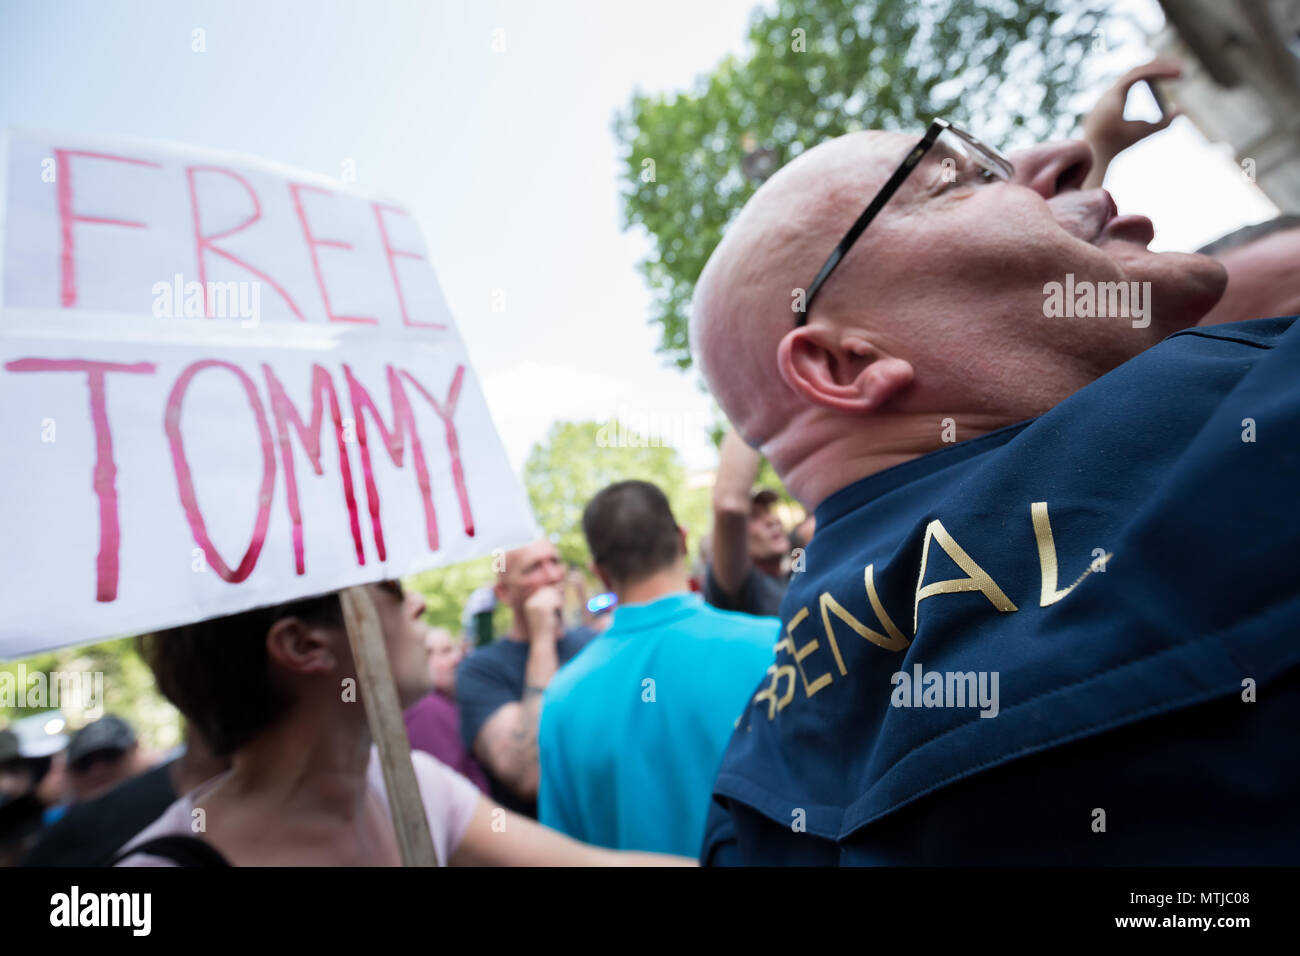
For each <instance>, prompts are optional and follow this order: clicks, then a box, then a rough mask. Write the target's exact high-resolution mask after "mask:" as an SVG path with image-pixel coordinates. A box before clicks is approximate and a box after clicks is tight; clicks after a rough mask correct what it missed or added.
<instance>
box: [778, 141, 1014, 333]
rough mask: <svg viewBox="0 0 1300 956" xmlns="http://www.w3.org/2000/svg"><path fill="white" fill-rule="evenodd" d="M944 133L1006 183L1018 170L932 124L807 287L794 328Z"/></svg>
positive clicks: (988, 149)
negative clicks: (955, 138)
mask: <svg viewBox="0 0 1300 956" xmlns="http://www.w3.org/2000/svg"><path fill="white" fill-rule="evenodd" d="M944 130H948V131H949V132H951V133H953V134H954V135H955V136H957V137H958V138H960V139H961V140H962V142H963V143H964V144H965V145H966V146H967V147H968V148H969V149H970V150H971V151H972V152H973V153H974V155H975V157H976V159H977V160H979V161H982V162H984V163H987V164H988V165H987V166H985V168H986V169H988V170H989V171H990V172H992V173H994V174H995V175H997V176H1000V177H1001V178H1002V179H1004V180H1010V179H1011V178H1012V177H1013V176H1014V175H1015V172H1016V168H1015V166H1013V165H1012V163H1011V160H1009V159H1007V158H1006V157H1005V156H1003V155H1002V154H1001V153H999V152H998V151H997V150H996V149H994V148H993V147H991V146H987V145H985V144H984V143H982V142H980V141H979V140H978V139H976V138H975V137H974V136H973V135H971V134H970V133H968V132H966V131H965V130H964V129H962V128H960V127H958V126H954V125H952V124H951V123H949V122H948V121H947V120H945V119H936V120H934V121H932V122H931V123H930V125H929V127H928V128H927V129H926V131H925V135H924V136H922V137H921V140H920V142H918V143H917V144H916V145H915V146H914V147H912V149H911V151H910V152H909V153H908V154H907V156H906V157H905V158H904V159H903V161H902V163H900V164H899V166H898V168H897V169H896V170H894V174H893V175H892V176H890V177H889V179H888V180H886V181H885V185H883V186H881V187H880V191H879V192H878V193H876V195H875V198H873V199H872V200H871V202H869V203H867V208H866V209H864V210H863V211H862V215H860V216H858V218H857V219H856V220H855V221H854V223H853V225H852V226H850V227H849V231H848V232H846V233H845V234H844V238H843V239H841V240H840V241H839V245H837V246H836V247H835V249H834V251H833V252H831V254H830V256H829V257H828V258H827V259H826V262H825V263H824V264H823V265H822V267H821V271H820V272H818V273H817V278H815V279H813V281H812V285H810V286H809V287H808V292H807V294H806V295H805V296H804V307H803V309H802V310H800V311H799V317H798V319H796V320H795V325H797V326H799V325H806V324H807V322H808V313H809V312H810V311H811V310H812V304H813V298H814V297H815V296H816V295H817V292H818V291H819V290H820V289H821V287H822V286H823V285H825V284H826V280H827V279H829V278H830V276H831V273H832V272H834V271H835V267H836V266H838V265H839V264H840V262H841V261H843V259H844V257H845V256H846V255H848V253H849V250H850V249H852V248H853V244H854V243H855V242H857V241H858V237H859V236H861V235H862V233H863V231H864V230H865V229H866V228H867V226H868V225H870V223H871V220H873V219H875V218H876V215H877V214H878V213H879V212H880V210H881V209H882V208H883V207H884V205H885V203H887V202H889V199H890V197H891V196H893V195H894V193H896V192H898V187H899V186H901V185H903V180H905V179H907V177H908V176H909V175H910V174H911V172H912V170H914V169H915V168H916V167H917V165H918V164H919V163H920V162H921V160H922V159H924V158H925V154H926V153H928V152H929V151H930V148H931V147H932V146H934V144H935V142H936V141H937V140H938V139H939V134H940V133H942V132H943V131H944Z"/></svg>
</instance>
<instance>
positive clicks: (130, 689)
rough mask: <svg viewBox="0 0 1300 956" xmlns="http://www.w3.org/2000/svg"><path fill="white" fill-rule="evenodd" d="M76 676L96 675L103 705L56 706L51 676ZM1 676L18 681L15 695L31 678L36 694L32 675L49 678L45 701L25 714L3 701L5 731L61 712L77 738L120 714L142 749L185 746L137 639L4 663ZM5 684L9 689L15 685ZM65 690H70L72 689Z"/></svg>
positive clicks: (0, 716)
mask: <svg viewBox="0 0 1300 956" xmlns="http://www.w3.org/2000/svg"><path fill="white" fill-rule="evenodd" d="M70 672H76V673H85V674H89V675H92V684H91V686H92V687H93V686H95V684H96V683H100V686H102V688H103V699H102V700H83V701H79V700H75V699H74V700H64V699H60V700H57V701H55V700H54V699H53V696H54V695H53V691H54V687H55V685H56V684H57V683H58V682H57V681H51V680H50V679H49V675H50V674H51V673H70ZM0 673H8V674H10V675H13V677H12V681H13V683H12V686H13V687H14V688H15V691H16V688H17V682H18V679H19V678H20V677H25V678H26V680H27V686H28V688H29V689H33V688H35V687H37V686H38V682H37V681H34V680H33V679H32V675H34V674H37V673H42V674H45V675H46V679H45V680H44V681H41V682H39V686H42V687H43V688H44V690H45V696H44V697H43V698H42V699H40V700H39V701H37V700H36V699H35V698H33V697H31V696H28V697H27V699H26V701H25V703H26V705H27V706H25V707H21V708H20V707H18V706H16V703H17V701H16V699H15V700H12V701H11V700H2V701H0V726H7V725H8V724H10V723H12V722H13V721H15V720H18V719H20V718H23V717H31V716H32V715H34V714H39V713H42V712H44V711H50V710H55V709H58V710H61V711H62V712H63V715H64V717H65V718H66V719H67V721H68V727H67V730H66V731H65V733H71V732H72V731H74V730H78V729H80V728H81V727H82V726H84V725H85V724H87V723H89V722H90V721H91V720H93V719H95V717H96V715H97V714H98V713H99V712H101V711H102V713H106V714H117V715H118V716H120V717H123V718H125V719H126V720H127V721H129V722H130V723H131V725H132V726H133V727H135V730H136V733H137V735H138V736H139V737H140V741H141V744H142V745H143V746H144V747H146V748H148V749H163V748H167V747H171V746H174V745H175V744H177V743H179V741H180V723H179V719H178V715H177V712H176V709H175V708H174V707H172V706H171V704H169V703H168V702H167V700H166V699H165V698H164V697H163V696H162V695H161V694H160V693H158V690H157V688H156V687H155V685H154V680H153V674H152V673H150V671H149V668H148V666H147V665H146V664H145V663H144V661H142V660H141V659H140V656H139V654H137V653H136V650H135V640H134V638H129V637H124V638H119V639H117V640H112V641H104V642H102V643H99V644H87V645H83V646H81V647H72V648H66V649H64V650H59V651H50V652H47V653H44V654H36V655H34V656H32V657H26V658H22V659H21V660H12V661H5V662H3V663H0ZM96 674H101V675H103V676H102V678H99V679H95V678H94V676H93V675H96ZM0 683H2V684H5V685H8V684H9V679H4V680H3V681H0ZM63 689H64V690H66V685H65V687H64V688H63ZM6 705H8V706H6Z"/></svg>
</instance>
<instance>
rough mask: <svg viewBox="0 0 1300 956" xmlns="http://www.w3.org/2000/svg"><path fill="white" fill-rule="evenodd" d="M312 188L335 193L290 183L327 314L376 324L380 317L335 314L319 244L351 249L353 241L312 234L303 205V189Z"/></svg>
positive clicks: (333, 319) (340, 319) (341, 319)
mask: <svg viewBox="0 0 1300 956" xmlns="http://www.w3.org/2000/svg"><path fill="white" fill-rule="evenodd" d="M304 189H310V190H311V191H312V192H314V193H321V194H322V195H325V196H332V195H334V194H333V193H331V192H330V191H329V190H328V189H321V188H320V187H319V186H305V185H303V184H302V183H290V184H289V194H290V195H291V196H293V208H294V209H295V210H296V211H297V213H298V222H299V223H301V224H302V234H303V238H304V239H306V240H307V251H308V252H309V253H311V267H312V269H313V270H315V272H316V285H317V286H319V287H320V297H321V299H322V300H323V301H324V303H325V315H326V316H328V318H329V320H330V321H331V322H359V323H362V324H364V325H374V324H375V323H376V322H378V321H379V320H378V319H371V318H367V317H366V316H363V315H335V314H334V310H333V308H331V306H330V294H329V291H328V290H327V289H326V288H325V276H324V275H323V274H322V273H321V269H320V256H318V255H317V254H316V247H317V246H328V247H330V248H332V249H351V248H352V243H350V242H343V241H342V240H340V239H317V238H316V237H315V236H313V235H312V234H311V226H309V225H308V224H307V211H306V210H305V209H304V208H303V205H302V190H304Z"/></svg>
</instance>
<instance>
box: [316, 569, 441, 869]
mask: <svg viewBox="0 0 1300 956" xmlns="http://www.w3.org/2000/svg"><path fill="white" fill-rule="evenodd" d="M339 599H340V600H341V601H342V604H343V620H344V623H345V624H346V625H347V630H348V641H349V643H350V644H351V645H352V658H353V660H355V661H356V665H357V679H358V680H359V681H360V682H361V687H360V691H361V699H362V701H364V702H365V707H366V719H367V720H368V721H369V722H370V735H371V736H372V737H373V738H374V740H375V744H376V745H377V746H378V748H379V764H380V766H381V767H382V768H383V770H384V787H385V788H386V789H387V791H388V807H389V810H390V812H391V813H392V815H393V831H394V832H395V833H396V834H397V845H398V847H399V848H400V849H401V851H402V865H403V866H437V865H438V853H437V850H436V849H435V848H434V845H433V836H432V834H431V833H430V832H429V821H428V819H427V818H426V817H425V815H424V801H423V800H421V799H420V788H419V785H418V784H417V783H416V781H415V768H414V767H412V766H411V743H410V741H409V740H408V739H407V736H406V724H405V722H404V721H403V720H402V708H401V706H400V705H399V703H398V700H397V687H396V685H395V684H394V683H393V672H392V670H391V669H390V668H389V664H388V650H387V649H386V648H385V646H384V634H383V631H382V630H381V626H380V623H379V615H378V614H377V613H376V612H375V605H374V603H373V602H372V601H371V600H370V595H369V594H368V593H367V591H366V589H365V586H364V585H359V586H356V587H350V588H345V589H343V590H342V591H340V592H339Z"/></svg>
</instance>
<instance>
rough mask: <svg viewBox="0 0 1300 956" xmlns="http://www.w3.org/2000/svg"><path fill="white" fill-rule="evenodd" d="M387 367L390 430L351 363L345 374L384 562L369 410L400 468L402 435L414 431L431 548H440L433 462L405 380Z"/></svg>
mask: <svg viewBox="0 0 1300 956" xmlns="http://www.w3.org/2000/svg"><path fill="white" fill-rule="evenodd" d="M386 368H387V369H388V392H389V395H390V396H391V398H392V402H393V429H392V431H389V430H388V429H387V428H386V427H385V426H384V421H383V419H382V418H381V417H380V415H379V409H378V408H376V407H375V403H374V401H373V399H371V397H370V393H369V392H367V391H366V389H365V386H363V385H362V384H361V383H360V382H358V381H357V379H356V376H354V375H353V374H352V369H351V368H350V367H349V366H348V365H346V364H344V366H343V375H344V377H345V378H346V379H347V382H348V395H349V397H350V398H351V400H352V415H353V417H354V418H355V419H356V423H357V443H358V444H360V445H361V471H362V473H363V474H364V475H365V478H366V503H367V504H368V505H369V507H370V524H371V527H372V528H373V529H374V533H375V549H376V550H377V551H378V552H379V560H380V561H385V560H387V552H386V549H385V547H384V528H383V524H382V523H381V521H380V516H379V489H378V488H377V487H376V486H375V478H374V473H373V472H372V470H371V467H370V444H369V442H368V441H367V439H366V418H365V413H366V411H369V412H370V414H371V415H372V416H373V417H374V419H375V425H376V426H377V427H378V428H379V433H380V435H381V436H382V437H383V441H384V447H385V448H387V449H388V456H389V457H390V458H391V459H392V460H393V464H394V465H396V466H397V467H398V468H401V467H402V458H403V454H404V447H403V439H402V436H403V434H404V433H405V432H406V431H408V430H409V431H410V433H411V456H412V457H413V458H414V459H415V476H416V482H417V483H418V484H419V486H420V497H421V500H422V501H423V502H424V528H425V534H426V537H427V538H428V541H429V548H430V550H432V551H437V550H438V519H437V516H436V515H435V514H434V510H433V491H432V487H431V485H430V483H429V465H428V463H427V462H426V461H425V460H424V448H423V446H421V444H420V433H419V432H418V431H416V428H415V416H414V414H413V413H412V412H411V403H410V402H409V401H407V398H406V392H405V391H403V389H402V381H401V379H400V378H399V377H398V374H397V371H396V370H395V369H394V368H393V367H392V366H391V365H389V366H386Z"/></svg>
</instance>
